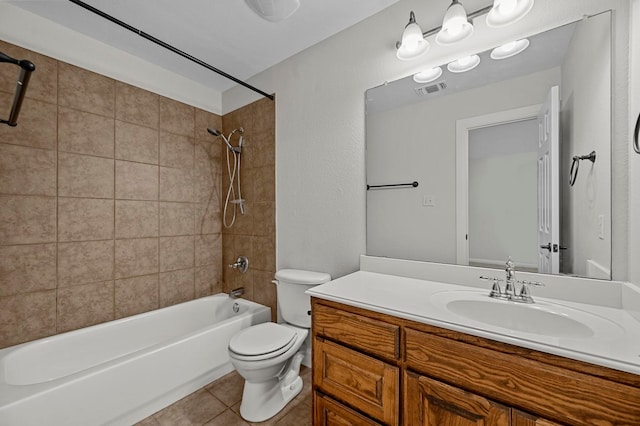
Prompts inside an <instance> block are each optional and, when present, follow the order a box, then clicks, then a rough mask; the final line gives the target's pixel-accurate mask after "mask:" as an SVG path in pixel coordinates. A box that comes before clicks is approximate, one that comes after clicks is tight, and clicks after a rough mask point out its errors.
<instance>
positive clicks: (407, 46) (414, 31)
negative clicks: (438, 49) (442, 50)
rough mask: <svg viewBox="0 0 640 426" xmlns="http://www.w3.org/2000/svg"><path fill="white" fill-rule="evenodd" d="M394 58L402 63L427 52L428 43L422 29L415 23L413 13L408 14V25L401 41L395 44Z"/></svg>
mask: <svg viewBox="0 0 640 426" xmlns="http://www.w3.org/2000/svg"><path fill="white" fill-rule="evenodd" d="M396 49H397V51H396V56H397V57H398V59H400V60H402V61H410V60H412V59H416V58H417V57H419V56H420V55H422V54H424V53H426V52H427V50H429V42H428V41H427V40H426V39H425V38H424V36H423V35H422V29H421V28H420V25H418V23H417V22H416V15H414V14H413V11H411V13H410V14H409V23H408V24H407V26H406V27H404V31H403V32H402V41H399V42H397V43H396Z"/></svg>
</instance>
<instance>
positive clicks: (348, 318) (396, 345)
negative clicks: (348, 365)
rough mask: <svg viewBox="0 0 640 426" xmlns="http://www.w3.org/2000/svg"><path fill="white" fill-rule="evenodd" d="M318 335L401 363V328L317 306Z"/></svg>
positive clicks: (315, 311) (315, 322) (315, 321)
mask: <svg viewBox="0 0 640 426" xmlns="http://www.w3.org/2000/svg"><path fill="white" fill-rule="evenodd" d="M313 324H314V332H315V333H317V334H320V335H322V336H324V337H328V338H329V339H332V340H337V341H339V342H341V343H344V344H345V345H347V346H351V347H353V348H356V349H359V350H362V351H363V352H367V353H369V354H372V355H375V356H379V357H381V358H386V359H389V360H397V359H398V358H399V357H400V327H399V326H397V325H393V324H388V323H386V322H383V321H378V320H375V319H372V318H368V317H365V316H362V315H358V314H354V313H351V312H346V311H342V310H340V309H335V308H332V307H329V306H324V305H320V304H314V310H313Z"/></svg>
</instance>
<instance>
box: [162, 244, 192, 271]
mask: <svg viewBox="0 0 640 426" xmlns="http://www.w3.org/2000/svg"><path fill="white" fill-rule="evenodd" d="M193 253H194V237H193V236H186V237H161V238H160V272H165V271H173V270H176V269H186V268H192V267H193V259H194V254H193Z"/></svg>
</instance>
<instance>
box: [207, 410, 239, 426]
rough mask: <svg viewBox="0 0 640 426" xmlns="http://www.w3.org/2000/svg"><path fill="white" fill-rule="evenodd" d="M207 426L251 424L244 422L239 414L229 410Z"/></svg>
mask: <svg viewBox="0 0 640 426" xmlns="http://www.w3.org/2000/svg"><path fill="white" fill-rule="evenodd" d="M206 426H249V423H247V422H245V421H244V420H242V417H240V415H239V414H237V413H235V412H233V411H232V410H231V409H228V410H226V411H225V412H223V413H222V414H220V415H219V416H217V417H216V418H215V419H213V420H211V421H210V422H209V423H207V424H206Z"/></svg>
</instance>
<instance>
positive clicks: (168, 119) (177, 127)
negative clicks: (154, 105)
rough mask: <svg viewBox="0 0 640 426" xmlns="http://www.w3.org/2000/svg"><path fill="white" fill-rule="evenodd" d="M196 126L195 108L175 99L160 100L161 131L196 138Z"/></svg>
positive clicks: (162, 98)
mask: <svg viewBox="0 0 640 426" xmlns="http://www.w3.org/2000/svg"><path fill="white" fill-rule="evenodd" d="M194 126H195V108H194V107H192V106H190V105H187V104H183V103H182V102H178V101H174V100H173V99H169V98H164V97H161V98H160V130H164V131H167V132H169V133H175V134H177V135H184V136H189V137H194Z"/></svg>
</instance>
